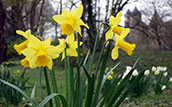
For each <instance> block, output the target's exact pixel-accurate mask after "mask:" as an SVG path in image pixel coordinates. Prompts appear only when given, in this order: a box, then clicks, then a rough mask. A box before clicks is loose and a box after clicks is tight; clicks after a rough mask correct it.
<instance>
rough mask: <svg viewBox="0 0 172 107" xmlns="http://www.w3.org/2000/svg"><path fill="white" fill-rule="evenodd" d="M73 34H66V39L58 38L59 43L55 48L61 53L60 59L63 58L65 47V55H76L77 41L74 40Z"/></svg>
mask: <svg viewBox="0 0 172 107" xmlns="http://www.w3.org/2000/svg"><path fill="white" fill-rule="evenodd" d="M74 39H75V38H74V35H73V34H72V35H71V36H67V38H66V39H59V43H60V44H59V45H58V46H57V48H58V49H59V50H60V53H62V59H61V60H63V59H64V58H65V48H66V55H67V56H75V57H76V56H78V53H77V51H76V48H78V41H74ZM80 45H82V42H80Z"/></svg>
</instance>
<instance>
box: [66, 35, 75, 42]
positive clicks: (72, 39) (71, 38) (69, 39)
mask: <svg viewBox="0 0 172 107" xmlns="http://www.w3.org/2000/svg"><path fill="white" fill-rule="evenodd" d="M74 39H75V37H74V34H73V33H72V35H70V36H67V38H66V41H67V43H68V44H70V43H73V41H74Z"/></svg>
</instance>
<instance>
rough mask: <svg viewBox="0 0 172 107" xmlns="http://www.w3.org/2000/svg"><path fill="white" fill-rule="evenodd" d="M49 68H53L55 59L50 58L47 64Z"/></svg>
mask: <svg viewBox="0 0 172 107" xmlns="http://www.w3.org/2000/svg"><path fill="white" fill-rule="evenodd" d="M47 67H48V69H50V70H52V67H53V61H52V60H50V61H49V63H48V64H47Z"/></svg>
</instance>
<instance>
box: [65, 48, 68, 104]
mask: <svg viewBox="0 0 172 107" xmlns="http://www.w3.org/2000/svg"><path fill="white" fill-rule="evenodd" d="M65 73H66V74H65V75H66V99H67V103H68V104H69V98H68V62H67V55H66V48H65Z"/></svg>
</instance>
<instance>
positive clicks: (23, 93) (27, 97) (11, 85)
mask: <svg viewBox="0 0 172 107" xmlns="http://www.w3.org/2000/svg"><path fill="white" fill-rule="evenodd" d="M0 81H1V82H3V83H4V84H6V85H8V86H10V87H12V88H14V89H16V90H17V91H19V92H20V93H21V94H22V95H23V96H24V97H25V98H26V99H27V100H28V101H29V102H30V103H31V104H32V105H33V107H36V104H35V103H34V101H33V100H32V99H30V97H29V96H27V94H26V93H25V92H24V91H23V90H21V89H20V88H18V87H16V86H15V85H13V84H11V83H9V82H7V81H4V80H2V79H0Z"/></svg>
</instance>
